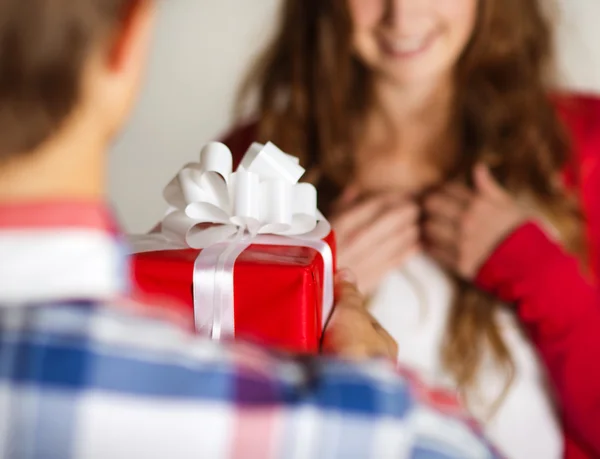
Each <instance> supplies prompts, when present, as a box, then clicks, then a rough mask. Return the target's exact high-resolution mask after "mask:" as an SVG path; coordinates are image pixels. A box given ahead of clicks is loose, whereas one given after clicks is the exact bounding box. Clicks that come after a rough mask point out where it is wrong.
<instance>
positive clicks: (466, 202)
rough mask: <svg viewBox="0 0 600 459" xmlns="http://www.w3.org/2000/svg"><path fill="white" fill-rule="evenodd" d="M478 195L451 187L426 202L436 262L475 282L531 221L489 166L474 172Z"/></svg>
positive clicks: (429, 238)
mask: <svg viewBox="0 0 600 459" xmlns="http://www.w3.org/2000/svg"><path fill="white" fill-rule="evenodd" d="M474 181H475V191H471V190H469V189H468V188H466V187H464V186H462V185H456V184H451V185H447V186H446V187H444V188H443V189H442V190H441V191H439V192H436V193H434V194H432V195H430V196H429V197H428V198H427V199H426V200H425V206H424V207H425V209H424V210H425V216H426V221H425V225H424V236H425V240H426V243H427V248H428V250H429V252H430V253H431V254H432V256H433V257H434V258H436V259H437V260H438V261H440V262H441V263H442V264H444V265H446V266H447V267H448V268H450V269H452V270H453V271H454V272H456V273H457V274H459V275H460V276H462V277H463V278H465V279H467V280H472V279H473V278H474V277H475V276H476V275H477V273H478V271H479V269H480V268H481V267H482V266H483V264H484V263H485V262H486V261H487V259H488V258H489V257H490V256H491V254H492V253H493V251H494V250H495V248H496V247H497V246H498V244H499V243H500V242H501V241H502V240H503V239H504V238H505V237H506V236H508V235H509V234H510V233H511V232H512V231H513V230H514V229H516V228H517V227H518V226H520V225H521V224H522V223H524V222H525V221H526V220H527V219H528V215H527V213H526V212H525V211H524V210H523V209H522V208H521V207H519V206H518V205H517V203H516V202H515V200H514V199H513V198H512V197H511V196H510V195H509V194H508V193H507V192H506V191H505V190H504V189H503V188H502V187H501V186H500V185H499V184H498V183H497V182H496V181H495V180H494V178H493V177H492V175H491V173H490V172H489V170H488V168H487V167H486V166H482V165H480V166H477V167H476V168H475V171H474Z"/></svg>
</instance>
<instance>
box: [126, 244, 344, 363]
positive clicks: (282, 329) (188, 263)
mask: <svg viewBox="0 0 600 459" xmlns="http://www.w3.org/2000/svg"><path fill="white" fill-rule="evenodd" d="M324 241H325V242H327V244H328V245H329V247H330V248H331V250H332V253H333V254H335V238H334V235H333V233H331V234H330V235H329V236H328V237H327V238H325V239H324ZM199 253H200V250H195V249H185V250H166V251H157V252H145V253H138V254H135V255H133V271H134V278H135V281H136V283H137V285H138V287H139V288H140V289H141V291H142V292H144V293H146V294H150V295H157V296H162V297H165V296H166V297H170V298H172V299H174V300H177V301H176V303H177V304H180V305H181V306H180V307H181V310H180V311H177V312H180V313H183V314H185V315H186V316H187V317H190V318H192V319H193V316H194V298H193V275H194V264H195V261H196V258H197V257H198V254H199ZM333 260H335V256H334V257H333ZM324 269H325V268H324V263H323V259H322V257H321V255H320V254H319V252H318V251H316V250H314V249H310V248H306V247H293V246H271V245H251V246H250V247H248V248H247V249H246V250H244V251H243V252H242V253H241V255H240V256H239V257H238V258H237V259H236V262H235V265H234V271H233V282H234V292H233V293H234V320H235V326H234V329H235V338H236V339H243V340H249V341H252V342H256V343H258V344H261V345H265V346H268V347H272V348H275V349H278V350H283V351H290V352H296V353H315V352H317V351H318V350H319V345H320V341H321V336H322V328H323V326H322V325H323V312H322V311H323V289H324ZM333 269H335V266H334V267H333ZM198 307H202V305H201V304H200V305H198Z"/></svg>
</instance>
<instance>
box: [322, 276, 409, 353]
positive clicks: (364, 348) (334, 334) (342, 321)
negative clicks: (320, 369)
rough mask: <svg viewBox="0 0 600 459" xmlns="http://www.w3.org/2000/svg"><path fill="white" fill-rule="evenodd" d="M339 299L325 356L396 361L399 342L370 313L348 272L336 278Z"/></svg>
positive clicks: (326, 338) (327, 331)
mask: <svg viewBox="0 0 600 459" xmlns="http://www.w3.org/2000/svg"><path fill="white" fill-rule="evenodd" d="M336 298H337V304H336V306H335V309H334V311H333V313H332V315H331V319H330V320H329V323H328V324H327V328H326V329H325V336H324V337H323V346H322V350H323V353H324V354H329V355H334V356H336V357H340V358H344V359H351V360H361V359H368V358H374V357H385V358H389V359H392V360H394V361H396V358H397V355H398V345H397V343H396V341H394V339H393V338H392V337H391V336H390V335H389V333H388V332H387V331H385V329H384V328H383V327H382V326H381V325H379V323H378V322H377V321H376V320H375V319H374V318H373V316H371V314H369V311H367V309H366V307H365V300H364V298H363V296H362V295H361V294H360V293H359V291H358V289H357V287H356V284H355V283H354V279H353V275H351V274H350V273H349V272H347V271H343V272H341V273H340V274H338V276H337V277H336Z"/></svg>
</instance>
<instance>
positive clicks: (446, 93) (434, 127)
mask: <svg viewBox="0 0 600 459" xmlns="http://www.w3.org/2000/svg"><path fill="white" fill-rule="evenodd" d="M453 102H454V91H453V88H452V84H451V82H450V81H443V82H440V81H435V82H426V83H418V84H414V85H410V86H409V85H407V86H401V85H398V84H397V83H395V82H393V81H390V80H383V79H382V80H380V81H377V82H376V83H375V93H374V104H373V109H372V111H371V113H370V114H369V115H368V118H370V119H371V120H372V123H369V124H372V125H373V128H375V130H376V131H379V134H380V135H384V136H385V137H387V138H388V139H394V140H396V141H399V140H400V139H403V141H402V142H401V143H404V140H406V141H407V142H409V143H412V140H411V139H413V138H414V137H420V136H421V135H422V134H423V133H426V134H427V136H428V137H430V136H431V135H436V136H437V135H439V134H441V133H442V132H447V131H448V127H449V125H450V121H451V115H452V113H451V109H452V105H453Z"/></svg>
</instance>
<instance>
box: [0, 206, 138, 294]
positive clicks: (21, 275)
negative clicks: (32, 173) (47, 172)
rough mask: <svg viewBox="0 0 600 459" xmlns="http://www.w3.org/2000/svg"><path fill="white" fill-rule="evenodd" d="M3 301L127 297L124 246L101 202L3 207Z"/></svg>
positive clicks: (0, 285)
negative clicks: (125, 295) (124, 295)
mask: <svg viewBox="0 0 600 459" xmlns="http://www.w3.org/2000/svg"><path fill="white" fill-rule="evenodd" d="M0 254H1V258H2V263H0V302H1V303H33V302H36V303H38V302H53V301H59V300H64V299H73V300H79V299H84V300H104V299H111V298H114V297H115V296H121V295H123V294H127V293H129V289H130V273H129V264H128V257H127V250H126V246H125V244H124V242H123V238H122V237H121V234H120V232H119V230H118V225H117V224H116V221H115V219H114V218H113V216H112V212H111V211H110V210H109V209H108V207H107V206H106V205H104V204H102V203H99V202H97V201H69V202H67V201H48V202H29V203H19V204H0Z"/></svg>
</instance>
